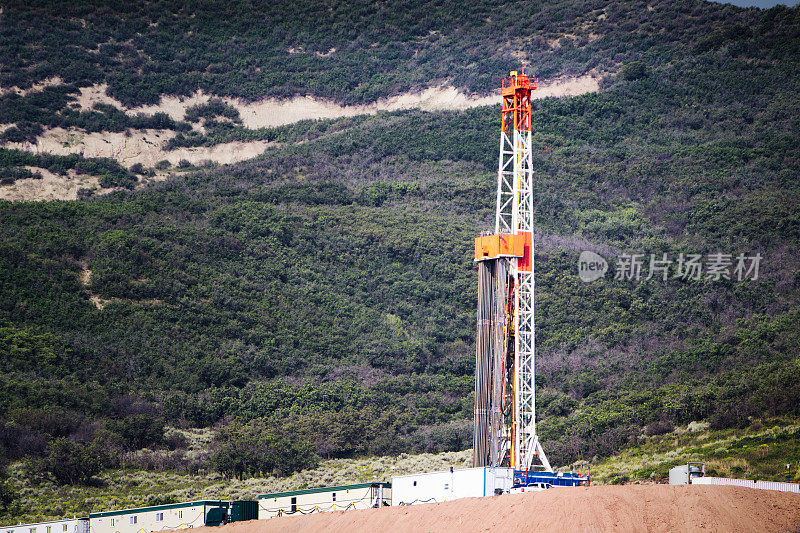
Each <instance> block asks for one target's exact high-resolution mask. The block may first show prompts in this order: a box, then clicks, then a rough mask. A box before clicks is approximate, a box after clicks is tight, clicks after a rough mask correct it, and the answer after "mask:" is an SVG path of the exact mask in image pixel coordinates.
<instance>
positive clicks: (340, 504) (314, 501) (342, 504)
mask: <svg viewBox="0 0 800 533" xmlns="http://www.w3.org/2000/svg"><path fill="white" fill-rule="evenodd" d="M391 501H392V484H391V483H384V482H374V483H358V484H356V485H341V486H338V487H323V488H318V489H304V490H293V491H290V492H277V493H274V494H262V495H260V496H259V497H258V518H259V519H265V518H275V517H277V516H283V515H291V514H295V513H299V514H308V513H321V512H325V511H345V510H348V509H369V508H370V507H383V506H387V505H389V504H390V503H391Z"/></svg>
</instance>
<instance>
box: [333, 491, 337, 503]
mask: <svg viewBox="0 0 800 533" xmlns="http://www.w3.org/2000/svg"><path fill="white" fill-rule="evenodd" d="M333 501H336V493H335V492H334V493H333Z"/></svg>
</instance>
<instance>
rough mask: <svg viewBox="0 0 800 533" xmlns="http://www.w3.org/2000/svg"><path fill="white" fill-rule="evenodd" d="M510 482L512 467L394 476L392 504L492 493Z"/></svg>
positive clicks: (444, 499)
mask: <svg viewBox="0 0 800 533" xmlns="http://www.w3.org/2000/svg"><path fill="white" fill-rule="evenodd" d="M513 485H514V469H513V468H500V467H496V468H493V467H489V466H486V467H478V468H465V469H462V470H453V469H450V470H445V471H443V472H429V473H426V474H412V475H408V476H397V477H393V478H392V505H413V504H417V503H433V502H446V501H450V500H456V499H458V498H475V497H479V496H494V495H495V494H502V493H506V492H509V491H510V490H511V487H512V486H513Z"/></svg>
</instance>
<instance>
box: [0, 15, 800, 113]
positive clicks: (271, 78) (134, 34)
mask: <svg viewBox="0 0 800 533" xmlns="http://www.w3.org/2000/svg"><path fill="white" fill-rule="evenodd" d="M796 17H797V14H796V11H795V10H790V9H787V8H784V7H779V8H775V9H772V10H770V11H767V12H763V13H762V12H759V11H757V10H755V9H751V10H742V9H738V8H735V7H733V6H728V5H719V4H713V3H708V2H694V1H682V2H672V1H667V0H663V1H660V2H649V3H644V2H614V3H607V2H605V1H602V0H581V1H560V2H548V3H545V2H528V1H521V0H520V1H514V2H506V3H503V4H494V3H490V2H469V3H464V2H449V1H426V2H407V1H402V0H395V1H391V2H382V3H375V2H371V1H366V0H362V1H360V2H328V3H320V2H315V1H312V0H304V1H300V2H297V1H295V2H268V3H259V2H249V1H240V0H237V1H232V2H226V3H225V4H224V5H222V6H220V5H219V3H218V2H211V1H200V2H193V3H192V4H191V5H187V4H184V3H180V2H174V1H167V2H158V3H125V4H119V3H113V4H110V3H103V2H101V3H98V2H89V1H85V0H84V1H76V2H70V4H69V5H66V6H65V5H58V6H55V5H51V4H49V3H42V2H21V1H9V2H6V3H5V4H4V9H3V13H2V14H0V50H2V56H0V65H2V67H0V86H3V87H9V86H19V87H22V88H24V87H28V86H30V85H31V84H32V83H36V82H39V81H41V80H42V79H45V78H48V77H52V76H59V77H61V78H62V79H63V80H64V81H66V82H67V83H70V84H76V85H86V84H92V83H97V82H107V83H108V84H109V92H110V94H111V95H113V96H114V97H116V98H118V99H119V100H121V101H122V102H124V103H126V104H134V103H153V102H156V101H157V100H158V98H159V96H160V95H162V94H191V93H193V92H194V91H195V90H196V89H198V88H202V89H203V90H205V91H206V92H207V93H211V94H217V95H220V96H237V97H243V98H247V99H255V98H260V97H263V96H278V97H284V96H292V95H294V94H297V93H311V94H315V95H317V96H324V97H332V98H335V99H337V100H339V101H342V102H369V101H373V100H375V99H377V98H378V97H381V96H387V95H389V94H392V93H398V92H404V91H406V90H407V89H409V88H412V87H424V86H429V85H430V84H432V83H436V82H438V81H440V80H441V81H443V80H448V81H450V82H451V83H453V84H454V85H455V86H457V87H461V88H464V89H467V90H470V91H474V92H479V93H487V92H488V91H489V90H490V89H491V88H493V87H496V86H497V85H498V82H499V79H500V77H501V76H502V75H503V74H504V72H505V71H506V70H507V69H508V65H509V64H517V62H518V57H519V56H520V54H522V55H524V57H525V58H526V59H527V61H529V62H530V64H531V65H535V70H536V72H537V74H538V75H540V76H542V77H545V78H551V77H553V76H555V75H559V74H580V73H584V72H586V71H588V70H590V69H597V70H600V71H609V70H611V71H613V70H616V68H617V67H618V65H619V64H620V63H622V62H625V61H630V60H635V59H641V60H644V61H645V62H646V63H648V64H661V63H664V62H668V61H671V60H673V59H676V58H679V57H682V56H685V55H687V54H697V53H707V52H709V51H711V52H713V51H716V50H719V49H722V48H726V47H727V48H733V49H734V52H735V53H737V54H739V53H742V54H747V55H752V54H753V52H756V51H758V52H762V53H763V52H766V53H767V57H768V58H769V59H770V60H772V59H784V58H785V59H788V58H792V57H795V58H796V57H797V52H798V49H797V43H796V42H795V41H793V37H794V36H796V24H797V18H796ZM642 52H644V53H642Z"/></svg>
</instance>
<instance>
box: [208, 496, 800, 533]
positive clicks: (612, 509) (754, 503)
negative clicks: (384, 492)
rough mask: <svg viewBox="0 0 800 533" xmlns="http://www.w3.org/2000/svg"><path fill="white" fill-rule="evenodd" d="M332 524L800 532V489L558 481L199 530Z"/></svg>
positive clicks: (302, 528) (312, 528) (269, 530)
mask: <svg viewBox="0 0 800 533" xmlns="http://www.w3.org/2000/svg"><path fill="white" fill-rule="evenodd" d="M331 531H342V532H356V531H365V532H366V531H369V532H371V531H387V532H389V531H414V532H431V533H442V532H446V531H456V532H458V533H469V532H473V531H509V532H510V531H558V532H561V531H582V532H591V531H624V532H636V531H681V532H691V531H720V532H723V531H724V532H737V531H800V496H798V495H797V494H789V493H782V492H773V491H765V490H755V489H748V488H742V487H716V486H669V485H629V486H605V487H580V488H553V489H550V490H546V491H544V492H532V493H531V492H529V493H525V494H512V495H504V496H495V497H492V498H469V499H463V500H456V501H452V502H447V503H434V504H425V505H415V506H411V507H391V508H383V509H368V510H364V511H339V512H329V513H321V514H312V515H305V516H296V517H295V516H291V517H285V518H273V519H271V520H257V521H250V522H241V523H233V524H230V525H227V526H224V527H222V528H221V529H220V528H202V530H201V531H198V532H197V533H273V532H304V533H317V532H319V533H323V532H331Z"/></svg>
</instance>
